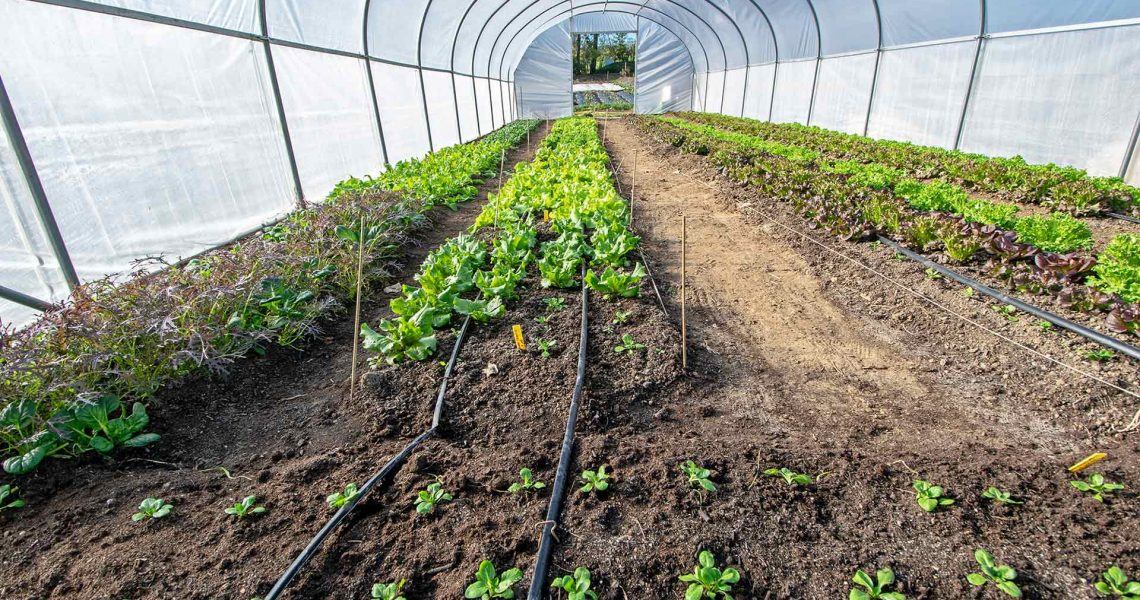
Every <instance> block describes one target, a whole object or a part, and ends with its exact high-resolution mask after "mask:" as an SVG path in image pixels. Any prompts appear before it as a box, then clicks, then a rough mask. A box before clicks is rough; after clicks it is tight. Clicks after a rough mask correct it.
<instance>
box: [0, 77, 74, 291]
mask: <svg viewBox="0 0 1140 600" xmlns="http://www.w3.org/2000/svg"><path fill="white" fill-rule="evenodd" d="M0 117H2V118H3V121H4V130H5V131H7V132H8V141H9V142H11V144H12V149H13V150H14V151H15V153H16V162H17V163H19V165H20V171H21V172H23V174H24V181H25V182H27V184H28V189H29V190H30V191H31V193H32V201H33V203H34V204H35V207H36V216H38V217H39V220H40V226H41V227H43V229H44V233H45V234H47V238H48V243H49V244H51V251H52V254H54V255H55V260H56V262H58V263H59V270H60V271H62V272H63V278H64V280H65V281H67V286H68V288H69V289H72V290H74V289H75V288H77V287H79V275H77V274H76V273H75V265H73V264H72V262H71V255H70V254H68V252H67V244H65V243H64V242H63V235H62V234H61V233H60V231H59V224H57V223H56V221H55V214H54V213H53V212H52V210H51V204H49V203H48V199H47V193H46V192H44V185H43V182H42V181H40V175H39V172H37V171H36V163H35V161H34V160H33V159H32V153H31V151H30V150H28V143H27V140H25V139H24V132H23V130H21V129H20V121H19V120H18V119H17V118H16V109H15V108H14V107H13V106H12V99H11V98H9V97H8V89H7V88H5V87H4V79H3V78H2V77H0ZM21 295H22V294H21ZM9 299H11V298H9ZM13 301H14V302H20V301H19V300H13ZM20 303H21V304H26V303H25V302H20ZM29 306H30V305H29ZM33 308H39V307H38V306H33Z"/></svg>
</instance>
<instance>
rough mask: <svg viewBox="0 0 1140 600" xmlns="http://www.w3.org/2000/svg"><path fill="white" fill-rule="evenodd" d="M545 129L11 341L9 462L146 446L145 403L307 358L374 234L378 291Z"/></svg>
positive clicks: (2, 393)
mask: <svg viewBox="0 0 1140 600" xmlns="http://www.w3.org/2000/svg"><path fill="white" fill-rule="evenodd" d="M536 124H537V121H523V122H516V123H514V124H512V125H509V126H507V127H505V128H503V129H501V130H499V131H497V132H495V133H493V134H491V135H489V136H487V137H485V138H483V139H482V140H480V141H477V142H473V143H469V144H463V145H459V146H454V147H451V148H448V149H445V150H442V151H440V152H437V153H434V154H431V155H429V156H428V157H426V158H424V159H423V160H411V161H406V162H402V163H400V164H398V165H395V166H394V167H392V168H391V169H390V170H389V171H387V172H386V173H384V174H383V175H381V176H379V177H377V178H374V179H373V178H369V179H364V180H359V179H350V180H348V181H346V182H342V183H341V184H340V185H338V186H337V187H336V189H335V190H334V191H333V192H332V193H331V194H330V195H329V197H328V198H327V200H326V201H325V202H324V203H322V204H319V205H312V206H308V207H305V208H302V209H300V210H297V211H295V212H293V213H291V214H290V215H289V216H288V217H287V218H286V219H285V220H284V221H282V222H280V223H278V224H276V225H274V226H272V227H270V228H268V229H266V230H264V231H263V232H262V233H261V234H260V235H257V236H250V237H248V238H245V239H243V240H241V241H239V242H237V243H234V244H232V245H231V246H229V247H227V248H222V249H218V250H214V251H211V252H209V253H207V254H204V255H202V256H200V257H198V258H195V259H193V260H190V261H188V262H186V263H185V264H177V265H163V266H165V267H166V268H163V269H161V270H159V271H157V272H155V273H147V272H145V271H144V270H140V272H138V273H136V274H134V276H133V277H131V278H130V279H128V280H127V281H125V282H122V283H121V284H117V283H116V282H115V281H114V280H112V279H111V278H107V279H102V280H98V281H92V282H87V283H85V284H84V285H83V286H81V287H79V288H78V289H77V290H76V291H75V292H74V293H73V295H72V298H71V302H70V304H69V305H68V306H65V307H61V308H59V309H57V310H53V311H48V312H46V313H45V314H44V315H43V316H42V317H41V318H40V319H38V320H37V321H35V322H34V323H32V324H31V325H29V326H28V327H26V328H24V329H21V330H18V331H15V330H12V329H11V328H8V329H4V330H2V331H0V398H2V400H0V403H2V404H0V457H3V458H5V459H6V460H5V461H4V469H5V471H7V472H9V473H13V474H21V473H27V472H28V471H30V470H32V469H34V468H35V467H36V466H37V465H38V464H39V463H40V462H42V461H43V459H45V458H46V457H48V456H55V457H60V458H62V457H72V456H77V455H79V454H83V453H86V452H91V451H94V452H98V453H101V454H106V453H108V452H111V451H112V450H113V449H114V448H116V447H119V446H140V445H145V444H148V443H151V442H153V441H154V440H155V439H157V437H158V436H157V435H154V434H144V433H142V431H143V430H144V429H145V427H146V426H147V424H148V420H149V419H148V417H147V414H146V409H145V407H144V404H143V403H144V402H145V401H146V400H147V399H148V398H150V397H151V396H152V395H153V394H154V393H155V392H157V391H158V390H159V389H160V388H161V387H162V386H164V385H166V384H167V383H169V382H171V381H174V380H177V379H179V378H182V377H184V376H186V375H188V374H191V373H195V372H201V371H219V370H221V369H223V368H224V367H225V365H226V364H228V363H230V362H232V361H233V360H235V359H237V358H239V357H242V356H245V355H248V354H249V353H251V352H255V353H264V352H265V350H266V349H267V348H268V347H270V346H273V345H276V346H286V347H291V346H296V345H298V344H299V343H301V342H303V341H304V340H306V339H307V338H309V337H311V336H312V335H313V334H314V333H316V332H317V331H318V330H319V322H320V319H322V318H324V317H326V316H327V315H329V314H331V312H332V311H334V310H337V309H338V307H339V306H340V305H341V304H342V302H343V300H345V299H346V298H349V297H351V295H352V293H353V291H354V290H355V288H356V262H357V253H358V249H357V248H358V244H357V241H358V239H359V235H360V224H361V221H362V220H363V221H364V223H365V227H364V234H365V264H366V268H365V270H364V273H363V277H364V280H365V283H367V284H374V283H376V282H381V281H384V280H386V279H388V278H390V277H391V275H392V272H391V270H392V268H393V266H394V262H393V261H394V260H395V259H396V258H398V256H399V255H400V251H401V248H402V246H403V244H405V243H406V242H408V241H409V240H410V239H411V236H412V235H413V234H414V233H415V232H416V231H418V230H420V229H421V228H422V227H423V226H424V225H425V224H426V216H425V212H426V211H427V210H429V209H430V208H431V207H433V206H435V205H437V204H445V205H449V206H454V204H455V203H457V202H460V201H463V200H468V199H470V198H472V197H474V195H475V193H476V188H475V187H474V184H475V183H477V182H478V178H479V177H488V176H491V175H493V174H494V173H495V172H496V171H497V169H498V165H499V160H500V156H501V154H502V152H504V151H505V149H507V148H510V147H511V146H514V145H517V144H518V143H519V141H520V140H521V139H522V138H523V137H525V136H526V135H527V132H528V131H529V130H530V129H531V128H533V127H534V126H535V125H536Z"/></svg>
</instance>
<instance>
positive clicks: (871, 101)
mask: <svg viewBox="0 0 1140 600" xmlns="http://www.w3.org/2000/svg"><path fill="white" fill-rule="evenodd" d="M871 4H872V5H873V6H874V7H875V24H876V25H877V26H878V34H879V41H878V46H877V47H876V48H875V73H874V74H873V75H871V95H870V96H868V97H867V118H866V120H864V121H863V136H864V137H866V136H867V132H868V131H870V129H871V108H872V107H873V106H874V105H875V90H876V89H877V88H878V87H879V65H880V64H881V63H882V62H883V11H881V10H879V0H871Z"/></svg>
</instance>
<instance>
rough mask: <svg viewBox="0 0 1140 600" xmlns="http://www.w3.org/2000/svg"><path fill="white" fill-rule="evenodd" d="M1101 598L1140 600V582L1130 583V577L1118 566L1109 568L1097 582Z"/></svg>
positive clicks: (1097, 589)
mask: <svg viewBox="0 0 1140 600" xmlns="http://www.w3.org/2000/svg"><path fill="white" fill-rule="evenodd" d="M1096 591H1097V592H1100V595H1101V596H1118V597H1120V598H1123V599H1124V600H1140V581H1129V580H1128V575H1127V574H1126V573H1125V572H1124V570H1123V569H1121V568H1120V567H1117V566H1112V567H1109V569H1108V570H1107V571H1105V572H1104V573H1103V574H1102V575H1101V576H1100V581H1098V582H1096Z"/></svg>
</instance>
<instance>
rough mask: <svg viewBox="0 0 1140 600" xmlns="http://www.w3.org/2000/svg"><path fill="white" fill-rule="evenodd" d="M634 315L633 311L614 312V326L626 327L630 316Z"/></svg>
mask: <svg viewBox="0 0 1140 600" xmlns="http://www.w3.org/2000/svg"><path fill="white" fill-rule="evenodd" d="M631 314H633V311H632V310H618V311H614V320H613V324H614V325H624V324H625V322H626V321H628V320H629V315H631Z"/></svg>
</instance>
